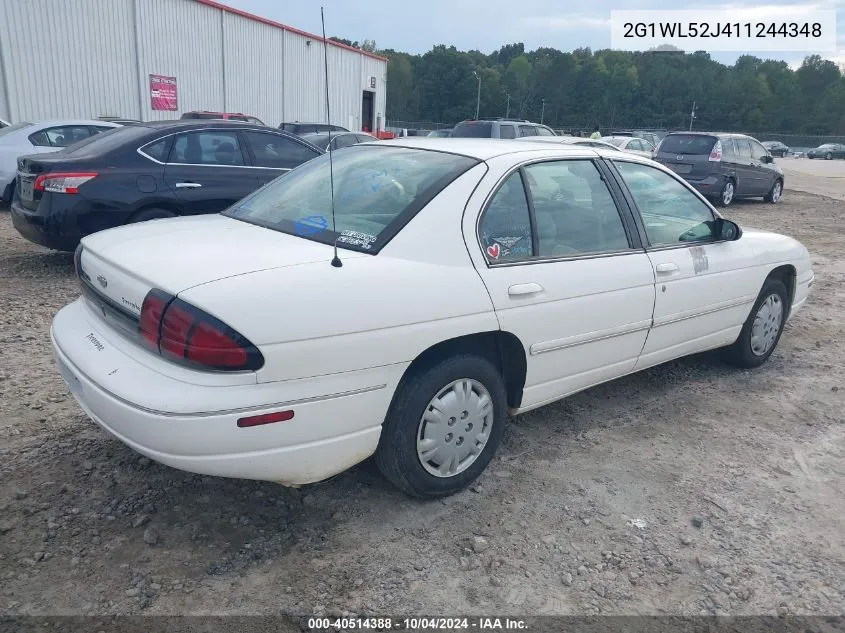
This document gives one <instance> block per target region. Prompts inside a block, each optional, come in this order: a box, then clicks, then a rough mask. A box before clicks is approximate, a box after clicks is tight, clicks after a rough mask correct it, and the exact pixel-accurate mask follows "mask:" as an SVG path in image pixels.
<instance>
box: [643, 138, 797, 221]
mask: <svg viewBox="0 0 845 633" xmlns="http://www.w3.org/2000/svg"><path fill="white" fill-rule="evenodd" d="M655 160H656V161H657V162H659V163H663V164H664V165H666V166H667V167H668V168H669V169H671V170H672V171H674V172H675V173H677V174H678V175H680V176H682V177H683V178H684V180H686V181H687V182H688V183H690V184H691V185H692V186H693V187H695V188H696V189H698V190H699V191H700V192H701V193H702V194H704V195H705V196H707V197H708V198H711V199H712V200H713V201H714V202H715V203H716V204H718V205H720V206H723V207H726V206H728V205H729V204H731V202H733V201H734V200H735V199H736V198H763V199H764V200H766V202H777V201H778V200H780V197H781V194H783V170H781V168H780V167H778V166H777V165H775V163H774V158H772V155H771V154H769V152H768V150H766V148H765V147H763V145H762V144H760V142H759V141H757V140H756V139H753V138H751V137H750V136H746V135H744V134H724V133H712V132H672V133H671V134H667V135H666V136H665V137H664V138H663V140H662V141H660V145H659V146H658V148H657V150H656V152H655Z"/></svg>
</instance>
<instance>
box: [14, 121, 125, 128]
mask: <svg viewBox="0 0 845 633" xmlns="http://www.w3.org/2000/svg"><path fill="white" fill-rule="evenodd" d="M30 125H31V126H32V127H39V128H43V127H59V126H62V125H101V126H106V127H121V126H120V125H118V124H116V123H112V122H111V121H102V120H99V119H47V120H46V121H34V122H33V123H31V124H30Z"/></svg>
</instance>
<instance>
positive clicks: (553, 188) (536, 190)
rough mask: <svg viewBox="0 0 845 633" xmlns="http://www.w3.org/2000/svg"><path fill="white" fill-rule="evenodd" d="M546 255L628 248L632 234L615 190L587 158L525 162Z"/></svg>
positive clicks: (539, 233)
mask: <svg viewBox="0 0 845 633" xmlns="http://www.w3.org/2000/svg"><path fill="white" fill-rule="evenodd" d="M525 176H526V179H527V181H528V188H529V190H530V191H531V199H532V201H533V203H534V215H535V218H536V222H537V236H538V238H539V246H540V253H539V254H540V256H541V257H567V256H578V255H585V254H589V253H601V252H614V251H622V250H626V249H627V248H628V247H629V245H628V236H627V234H626V233H625V226H624V225H623V224H622V218H621V217H620V216H619V211H618V210H617V208H616V203H615V202H614V201H613V198H612V197H611V195H610V191H609V190H608V188H607V185H605V183H604V181H603V180H602V177H601V175H600V174H599V172H598V170H597V169H596V166H595V165H594V164H593V163H592V161H588V160H567V161H553V162H545V163H535V164H533V165H529V166H528V167H526V168H525Z"/></svg>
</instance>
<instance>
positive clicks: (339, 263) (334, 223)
mask: <svg viewBox="0 0 845 633" xmlns="http://www.w3.org/2000/svg"><path fill="white" fill-rule="evenodd" d="M320 22H321V23H322V25H323V62H324V63H325V68H326V123H328V125H329V144H328V148H329V184H330V185H331V188H332V193H331V199H332V232H333V233H334V234H335V240H334V257H333V258H332V266H334V267H335V268H340V267H341V266H343V262H342V261H340V257H338V256H337V220H336V219H335V212H334V161H333V160H332V111H331V108H330V107H329V41H328V40H327V39H326V16H325V15H324V14H323V7H320Z"/></svg>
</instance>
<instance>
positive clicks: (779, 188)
mask: <svg viewBox="0 0 845 633" xmlns="http://www.w3.org/2000/svg"><path fill="white" fill-rule="evenodd" d="M782 195H783V183H782V182H781V181H780V180H775V183H774V184H773V185H772V188H771V189H770V190H769V193H767V194H766V195H765V196H764V197H763V200H765V201H766V202H770V203H772V204H775V203H776V202H777V201H778V200H780V197H781V196H782Z"/></svg>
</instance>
